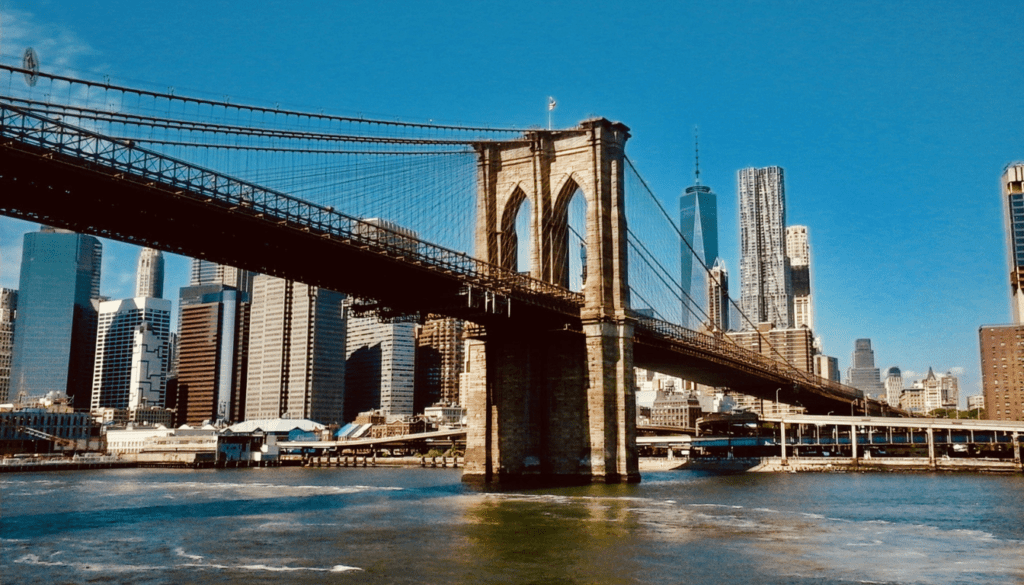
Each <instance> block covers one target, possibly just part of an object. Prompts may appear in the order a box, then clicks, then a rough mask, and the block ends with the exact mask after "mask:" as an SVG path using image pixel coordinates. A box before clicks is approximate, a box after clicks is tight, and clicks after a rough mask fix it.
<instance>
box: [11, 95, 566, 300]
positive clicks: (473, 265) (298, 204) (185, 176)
mask: <svg viewBox="0 0 1024 585" xmlns="http://www.w3.org/2000/svg"><path fill="white" fill-rule="evenodd" d="M0 99H2V98H0ZM0 137H3V138H4V139H9V140H14V141H17V142H20V143H23V144H27V145H31V146H35V147H38V148H42V149H45V150H46V151H48V152H49V153H52V154H59V155H64V156H66V157H69V160H70V161H80V164H81V166H86V165H87V164H89V163H95V164H99V165H102V166H104V167H107V168H110V169H112V170H114V171H115V172H117V173H118V174H123V175H124V176H125V177H124V178H131V177H134V178H137V179H140V180H141V181H142V182H144V183H152V184H154V185H161V186H163V187H164V188H169V189H170V190H172V191H174V192H175V194H177V195H179V196H183V197H191V198H193V199H197V200H200V201H204V202H206V203H214V202H216V203H218V204H220V205H224V206H227V207H230V208H233V209H241V210H245V211H247V212H249V213H250V214H253V215H257V216H260V217H262V218H264V219H267V220H270V221H276V222H278V223H279V224H281V225H285V226H288V227H292V228H297V229H301V230H303V231H308V232H311V233H317V234H320V235H323V236H332V237H337V238H340V239H344V240H349V241H351V242H353V243H355V244H356V245H360V246H363V247H366V248H368V249H372V250H375V251H377V252H380V253H383V254H386V255H387V256H389V257H394V258H399V259H403V260H405V261H408V262H410V263H416V264H420V265H423V266H425V267H427V268H432V269H434V270H438V271H442V272H448V273H453V274H456V275H459V276H461V277H463V278H465V279H466V280H467V284H472V285H476V286H480V287H481V288H484V289H488V290H491V291H494V292H497V293H500V294H504V295H507V296H510V297H516V296H519V297H527V298H530V299H531V300H532V301H533V302H535V303H536V304H539V305H544V306H551V307H552V308H559V307H561V308H562V310H563V311H565V312H567V313H570V314H573V313H574V314H575V316H578V315H579V308H580V307H581V306H582V304H583V295H581V294H580V293H574V292H572V291H569V290H567V289H564V288H562V287H560V286H557V285H553V284H549V283H546V282H543V281H540V280H537V279H534V278H531V277H529V276H526V275H522V274H518V273H516V272H513V271H510V270H506V269H503V268H501V267H499V266H495V265H493V264H489V263H487V262H483V261H481V260H477V259H476V258H472V257H470V256H469V255H467V254H465V253H463V252H457V251H455V250H450V249H448V248H444V247H441V246H438V245H436V244H432V243H429V242H424V241H422V240H419V239H417V238H415V237H411V236H409V235H406V234H403V233H400V232H398V231H393V230H390V229H388V228H387V227H384V226H381V225H378V224H376V223H371V222H367V221H364V220H361V219H358V218H355V217H351V216H348V215H345V214H343V213H340V212H338V211H335V210H334V209H332V208H330V207H324V206H321V205H317V204H315V203H310V202H308V201H303V200H301V199H298V198H295V197H292V196H290V195H286V194H284V193H280V192H277V191H273V190H271V189H267V188H265V187H261V186H259V185H256V184H254V183H249V182H246V181H242V180H239V179H236V178H233V177H230V176H227V175H224V174H221V173H217V172H215V171H211V170H209V169H205V168H202V167H199V166H196V165H193V164H190V163H187V162H184V161H181V160H178V159H174V158H171V157H168V156H165V155H163V154H159V153H156V152H153V151H150V150H146V149H143V148H139V147H137V146H134V145H132V144H130V143H128V142H122V141H118V140H114V139H111V138H109V137H106V136H103V135H101V134H97V133H94V132H90V131H89V130H85V129H82V128H78V127H74V126H71V125H68V124H64V123H61V122H59V121H56V120H53V119H50V118H46V117H42V116H37V115H34V114H32V113H29V112H26V111H25V110H23V109H21V108H18V107H16V106H13V105H10V104H4V103H0Z"/></svg>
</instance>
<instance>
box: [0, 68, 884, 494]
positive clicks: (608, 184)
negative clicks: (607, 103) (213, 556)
mask: <svg viewBox="0 0 1024 585" xmlns="http://www.w3.org/2000/svg"><path fill="white" fill-rule="evenodd" d="M29 75H34V76H36V77H35V79H36V80H37V83H33V84H31V85H30V84H27V83H23V82H22V81H21V78H22V77H24V76H29ZM4 77H6V79H2V80H0V83H2V87H4V88H7V89H6V90H2V91H4V93H5V95H3V96H0V184H2V187H0V189H2V191H0V193H2V194H3V195H2V197H0V213H2V214H4V215H7V216H11V217H17V218H22V219H26V220H30V221H36V222H40V223H43V224H47V225H52V226H57V227H63V228H67V229H71V230H74V231H77V232H81V233H86V234H92V235H97V236H102V237H106V238H112V239H116V240H121V241H125V242H132V243H136V244H139V245H144V246H148V247H152V248H156V249H160V250H163V251H167V252H173V253H177V254H183V255H187V256H191V257H195V258H203V259H207V260H211V261H215V262H218V263H223V264H229V265H233V266H237V267H240V268H244V269H247V270H251V271H254V272H258V273H263V274H269V275H273V276H278V277H282V278H289V279H293V280H297V281H301V282H304V283H307V284H311V285H316V286H320V287H324V288H328V289H332V290H336V291H339V292H343V293H346V294H348V295H351V296H353V297H357V298H358V299H360V307H361V310H363V311H367V312H373V313H376V314H377V315H378V316H379V317H380V318H382V319H388V318H396V317H409V316H411V317H413V318H416V317H417V316H426V315H445V316H450V317H455V318H459V319H464V320H466V321H467V322H469V323H471V324H473V325H472V327H471V328H470V329H471V338H470V341H469V342H468V344H467V352H468V362H467V363H468V369H467V372H466V374H465V378H464V380H466V381H467V383H466V384H465V385H464V386H463V389H462V399H463V402H464V405H465V406H466V408H467V410H468V417H469V423H470V426H469V429H468V431H467V452H466V469H465V477H466V478H467V479H479V480H483V481H491V480H499V479H516V478H522V477H529V476H543V477H552V478H564V479H585V480H593V481H607V482H619V481H637V480H639V473H638V469H637V454H636V446H635V445H636V412H635V409H636V406H635V401H634V396H633V388H634V379H633V378H634V373H633V372H634V367H642V368H646V369H649V370H654V371H658V372H663V373H665V374H670V375H673V376H678V377H680V378H684V379H686V380H691V381H693V382H696V383H699V384H704V385H708V386H715V387H728V388H731V389H732V390H735V391H738V392H742V393H745V394H750V395H753V396H756V397H761V398H764V399H771V400H776V399H777V400H781V401H782V402H786V403H788V404H798V405H800V406H803V407H804V408H805V409H806V411H807V412H808V413H810V414H825V413H827V412H830V411H835V412H844V413H845V412H848V411H849V412H857V413H863V414H865V415H876V416H877V415H886V414H896V415H899V414H904V413H901V412H899V411H894V410H892V409H888V408H886V407H885V406H884V405H883V404H881V403H878V402H875V401H873V400H869V399H865V398H863V397H862V393H861V392H859V391H857V390H855V389H853V388H849V387H846V386H843V385H840V384H838V383H836V382H833V381H830V380H826V379H824V378H820V377H818V376H815V375H814V374H813V373H811V372H808V371H807V370H806V369H805V368H801V367H797V366H796V365H794V364H792V363H789V362H787V361H786V360H785V359H783V355H782V353H781V352H779V351H776V350H774V349H773V348H771V347H770V345H768V344H767V342H765V345H766V349H764V350H763V351H761V352H755V351H751V350H749V349H745V348H744V347H741V346H740V345H739V344H738V343H737V342H736V341H735V340H734V339H733V338H732V337H731V336H729V335H726V334H725V332H723V331H721V330H720V329H719V328H718V327H716V326H715V319H714V315H713V312H714V311H715V310H716V309H714V308H712V307H710V304H711V303H709V299H708V296H709V295H708V294H707V292H706V291H693V290H689V289H690V287H689V286H684V285H683V284H682V283H681V278H680V276H679V273H680V269H679V266H680V260H681V254H692V253H693V251H692V248H691V247H690V244H691V243H690V242H687V241H686V240H685V238H683V235H682V232H681V231H680V229H679V227H678V225H677V224H676V223H675V222H674V221H673V219H672V217H671V215H670V214H669V213H668V212H666V210H665V209H664V207H663V206H662V204H661V203H660V202H659V199H658V197H656V196H655V194H654V193H652V192H651V190H650V189H649V188H648V187H647V184H646V183H645V181H644V180H643V178H642V176H641V175H640V173H639V171H638V170H637V168H636V166H635V165H634V164H633V162H632V161H631V160H630V159H629V158H628V157H627V155H626V143H627V141H628V139H629V137H630V130H629V128H627V127H626V126H625V125H623V124H621V123H617V122H612V121H609V120H606V119H603V118H595V119H589V120H585V121H583V122H580V123H579V124H578V125H577V126H576V127H573V128H567V129H557V130H542V129H537V128H527V129H516V128H485V127H469V126H453V125H439V124H431V123H406V122H400V121H395V120H387V119H364V118H360V117H343V116H334V115H330V114H326V113H323V112H299V111H289V110H282V109H280V108H277V107H264V106H254V105H244V104H235V103H232V102H231V101H229V100H227V99H223V100H211V99H200V98H194V97H187V96H181V95H176V94H175V93H174V92H173V91H171V90H168V91H166V92H155V91H150V90H144V89H138V88H130V87H124V86H115V85H111V84H109V83H107V82H97V81H89V80H84V79H75V78H70V77H62V76H59V75H48V74H45V73H34V72H30V71H26V70H22V69H19V68H15V67H7V66H0V78H4ZM694 262H695V263H698V264H700V265H701V266H703V267H704V269H705V270H709V267H707V266H705V265H703V263H702V262H701V259H700V258H699V256H698V257H695V258H694ZM717 310H720V309H717ZM741 318H743V317H742V316H741ZM745 325H747V326H748V327H743V328H745V329H751V330H756V325H757V324H756V323H750V322H749V321H748V322H746V324H745Z"/></svg>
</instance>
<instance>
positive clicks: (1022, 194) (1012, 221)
mask: <svg viewBox="0 0 1024 585" xmlns="http://www.w3.org/2000/svg"><path fill="white" fill-rule="evenodd" d="M1001 186H1002V199H1003V217H1004V222H1003V224H1004V227H1005V230H1006V243H1007V251H1008V258H1009V261H1010V262H1009V272H1010V299H1011V301H1010V302H1011V310H1012V313H1013V315H1012V317H1013V323H1014V324H1017V325H1020V324H1024V162H1015V163H1011V164H1009V165H1007V166H1006V168H1005V169H1003V176H1002V180H1001ZM1003 410H1005V408H1004V409H1003Z"/></svg>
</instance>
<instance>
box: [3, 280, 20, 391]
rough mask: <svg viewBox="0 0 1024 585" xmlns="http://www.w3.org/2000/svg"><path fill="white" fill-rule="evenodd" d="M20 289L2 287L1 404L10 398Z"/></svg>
mask: <svg viewBox="0 0 1024 585" xmlns="http://www.w3.org/2000/svg"><path fill="white" fill-rule="evenodd" d="M17 313H18V291H16V290H12V289H9V288H0V404H3V403H5V402H7V401H8V400H9V399H10V390H11V355H12V354H13V353H14V321H15V316H16V315H17Z"/></svg>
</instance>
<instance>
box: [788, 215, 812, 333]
mask: <svg viewBox="0 0 1024 585" xmlns="http://www.w3.org/2000/svg"><path fill="white" fill-rule="evenodd" d="M786 256H787V257H788V258H789V274H790V282H791V283H792V286H793V326H794V327H807V328H808V329H812V330H813V329H814V303H813V302H812V296H811V247H810V244H809V243H808V240H807V226H805V225H792V226H789V227H787V228H786Z"/></svg>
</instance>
